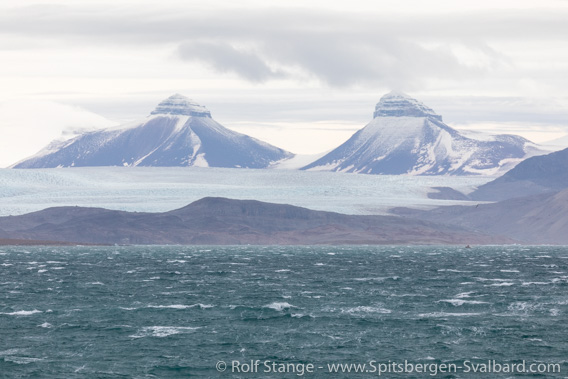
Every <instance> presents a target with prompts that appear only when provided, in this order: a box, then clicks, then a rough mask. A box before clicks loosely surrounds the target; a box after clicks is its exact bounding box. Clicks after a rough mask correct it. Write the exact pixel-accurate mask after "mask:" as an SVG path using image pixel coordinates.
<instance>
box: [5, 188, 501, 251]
mask: <svg viewBox="0 0 568 379" xmlns="http://www.w3.org/2000/svg"><path fill="white" fill-rule="evenodd" d="M0 238H16V239H34V240H52V241H66V242H75V243H93V244H182V245H183V244H185V245H196V244H222V245H225V244H258V245H262V244H282V245H304V244H305V245H309V244H465V243H475V244H488V243H510V242H512V240H510V239H508V238H504V237H496V236H489V237H488V236H486V235H484V234H482V233H478V232H474V231H470V230H466V229H464V228H460V227H455V226H447V225H444V226H440V225H438V224H435V223H432V222H429V221H420V220H409V219H406V218H401V217H396V216H351V215H345V214H339V213H332V212H320V211H312V210H309V209H306V208H301V207H295V206H291V205H283V204H271V203H263V202H259V201H252V200H230V199H224V198H204V199H201V200H199V201H196V202H194V203H192V204H190V205H188V206H186V207H184V208H181V209H177V210H173V211H170V212H164V213H129V212H121V211H112V210H107V209H101V208H81V207H57V208H49V209H46V210H43V211H39V212H34V213H29V214H26V215H22V216H10V217H1V218H0Z"/></svg>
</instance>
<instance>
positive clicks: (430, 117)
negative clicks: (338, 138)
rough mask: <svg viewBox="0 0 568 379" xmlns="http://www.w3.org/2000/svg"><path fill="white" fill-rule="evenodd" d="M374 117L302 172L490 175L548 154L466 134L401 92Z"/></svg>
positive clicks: (519, 140) (505, 139)
mask: <svg viewBox="0 0 568 379" xmlns="http://www.w3.org/2000/svg"><path fill="white" fill-rule="evenodd" d="M373 117H374V118H373V120H372V121H371V122H370V123H369V124H367V126H365V127H364V128H363V129H361V130H359V131H357V132H356V133H355V134H354V135H353V136H352V137H351V138H350V139H349V140H347V141H346V142H345V143H343V144H342V145H341V146H339V147H337V148H336V149H334V150H332V151H331V152H329V153H328V154H327V155H325V156H323V157H322V158H320V159H318V160H316V161H315V162H312V163H310V164H309V165H307V166H305V167H303V168H302V169H303V170H314V171H315V170H321V171H343V172H355V173H364V174H392V175H396V174H414V175H448V174H449V175H470V174H485V175H492V174H497V173H500V172H504V171H506V170H509V169H510V168H512V167H514V165H515V164H517V163H519V162H520V161H521V160H523V159H524V158H527V157H529V156H532V155H538V154H544V153H545V151H541V150H539V148H538V146H537V145H535V144H533V143H532V142H530V141H528V140H527V139H525V138H523V137H520V136H514V135H495V136H488V135H485V136H483V137H481V138H472V137H467V136H465V135H463V134H462V133H460V132H459V131H457V130H456V129H453V128H451V127H450V126H448V125H446V124H445V123H444V122H443V121H442V116H440V115H438V114H436V112H434V111H433V110H432V109H431V108H429V107H427V106H426V105H424V104H422V103H421V102H419V101H418V100H416V99H413V98H411V97H409V96H408V95H405V94H403V93H400V92H391V93H389V94H387V95H385V96H383V97H382V98H381V99H380V101H379V103H378V104H377V106H376V107H375V112H374V114H373Z"/></svg>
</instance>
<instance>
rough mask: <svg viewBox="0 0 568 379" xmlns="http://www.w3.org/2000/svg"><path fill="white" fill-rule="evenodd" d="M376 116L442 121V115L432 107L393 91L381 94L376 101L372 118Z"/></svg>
mask: <svg viewBox="0 0 568 379" xmlns="http://www.w3.org/2000/svg"><path fill="white" fill-rule="evenodd" d="M377 117H429V118H433V119H435V120H438V121H442V116H440V115H438V114H436V112H434V110H433V109H432V108H429V107H427V106H426V105H424V104H422V103H421V102H419V101H418V100H416V99H413V98H411V97H409V96H407V95H405V94H403V93H400V92H395V91H393V92H391V93H389V94H388V95H386V96H383V98H382V99H381V101H380V102H379V103H377V105H376V106H375V112H374V113H373V118H377Z"/></svg>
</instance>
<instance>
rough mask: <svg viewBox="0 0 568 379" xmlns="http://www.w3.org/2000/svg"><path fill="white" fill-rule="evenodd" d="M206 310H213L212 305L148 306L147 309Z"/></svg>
mask: <svg viewBox="0 0 568 379" xmlns="http://www.w3.org/2000/svg"><path fill="white" fill-rule="evenodd" d="M196 307H197V308H199V309H208V308H213V307H214V305H211V304H201V303H198V304H191V305H186V304H170V305H148V306H147V308H157V309H190V308H196Z"/></svg>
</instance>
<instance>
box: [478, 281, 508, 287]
mask: <svg viewBox="0 0 568 379" xmlns="http://www.w3.org/2000/svg"><path fill="white" fill-rule="evenodd" d="M513 285H515V283H512V282H502V283H493V284H489V285H487V286H485V287H510V286H513Z"/></svg>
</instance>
